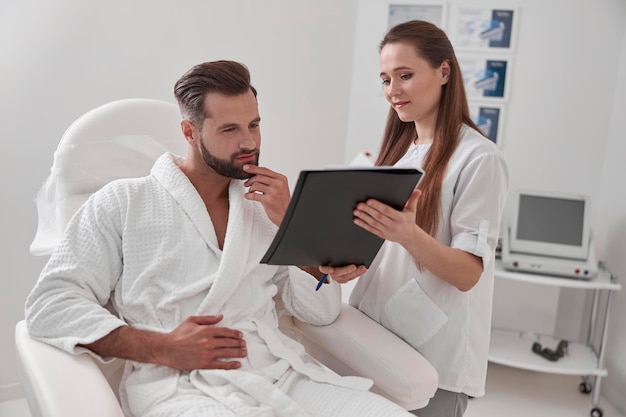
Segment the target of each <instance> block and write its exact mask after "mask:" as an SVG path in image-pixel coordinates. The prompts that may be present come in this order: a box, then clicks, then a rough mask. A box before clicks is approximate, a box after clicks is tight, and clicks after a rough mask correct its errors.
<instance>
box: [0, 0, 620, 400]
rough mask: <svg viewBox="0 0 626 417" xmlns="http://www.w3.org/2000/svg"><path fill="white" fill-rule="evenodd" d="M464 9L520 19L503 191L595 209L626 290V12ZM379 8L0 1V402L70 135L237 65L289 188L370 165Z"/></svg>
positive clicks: (604, 8)
mask: <svg viewBox="0 0 626 417" xmlns="http://www.w3.org/2000/svg"><path fill="white" fill-rule="evenodd" d="M473 2H474V4H484V5H488V6H490V7H491V6H493V7H503V6H507V5H510V6H518V7H519V12H520V19H519V24H520V26H519V28H518V33H517V34H518V38H517V43H516V50H515V53H514V62H513V71H512V73H511V75H512V77H513V78H512V81H513V83H512V85H511V87H512V88H511V90H510V100H509V103H507V108H506V115H505V116H506V120H505V124H504V126H505V130H506V131H505V137H504V140H503V147H502V149H503V152H504V153H505V156H506V157H507V160H508V161H509V165H510V168H511V175H512V189H514V188H516V187H529V188H545V189H556V190H562V191H576V192H582V193H586V194H589V195H590V196H591V198H592V199H593V201H594V202H597V204H595V216H594V226H595V228H596V230H597V236H598V243H599V245H598V254H599V257H600V258H601V259H605V260H606V261H607V262H608V264H609V266H610V267H611V269H612V270H613V271H614V272H615V274H616V275H617V276H618V277H620V278H621V280H622V282H626V278H625V277H626V257H625V256H624V248H625V247H626V218H625V216H626V215H625V213H626V193H624V192H623V190H624V186H623V180H622V179H623V178H624V177H625V175H624V174H625V172H624V171H625V170H626V168H624V164H623V161H622V158H623V155H624V154H625V152H626V149H625V148H624V147H625V144H624V143H625V141H624V133H623V127H622V123H623V121H622V119H623V115H624V114H626V62H625V61H626V50H625V48H626V46H625V45H626V38H625V36H626V35H625V33H624V29H625V28H626V2H624V1H623V0H571V1H568V2H563V1H562V0H518V1H512V2H503V1H495V0H494V1H493V2H491V3H489V2H488V1H485V2H483V3H478V2H476V1H475V0H473ZM385 4H386V2H385V1H384V0H349V1H348V0H342V1H336V0H265V1H263V2H257V1H253V0H249V1H244V0H229V1H215V0H213V1H209V0H187V1H182V2H168V1H160V2H159V1H154V0H135V1H132V2H127V1H124V0H112V1H109V2H99V3H95V2H84V1H81V0H56V1H54V2H49V1H47V0H23V1H16V0H14V1H11V0H8V1H7V0H5V1H0V53H1V55H0V115H1V116H0V147H1V148H0V169H1V170H2V175H0V185H1V186H2V189H3V190H5V194H4V198H3V209H2V213H3V216H2V220H0V222H1V223H0V224H1V226H2V234H1V235H0V249H1V251H0V253H2V255H0V256H1V258H0V259H1V261H2V265H4V275H3V278H2V285H3V287H4V288H3V290H2V291H1V292H0V400H2V399H6V398H10V397H12V396H15V395H17V394H19V388H18V384H17V375H16V370H15V363H14V350H13V337H12V334H13V327H14V324H15V322H17V321H18V320H19V319H21V318H22V317H23V304H24V300H25V298H26V295H27V293H28V292H29V291H30V288H31V287H32V285H33V284H34V282H35V280H36V277H37V275H38V274H39V271H40V270H41V268H42V266H43V262H44V261H45V259H42V258H35V257H32V256H31V255H30V254H29V253H28V246H29V244H30V241H31V239H32V237H33V235H34V231H35V228H36V212H35V207H34V204H33V202H32V200H33V198H34V196H35V194H36V192H37V189H38V187H39V186H40V184H41V182H42V181H43V180H44V178H45V177H46V175H47V174H48V170H49V167H50V164H51V162H52V154H53V152H54V149H55V147H56V144H57V143H58V141H59V139H60V137H61V135H62V134H63V131H64V130H65V128H66V127H67V126H68V125H69V124H70V123H71V122H72V121H73V120H74V119H75V118H77V117H78V116H79V115H80V114H82V113H84V112H85V111H87V110H89V109H91V108H93V107H95V106H97V105H99V104H102V103H104V102H107V101H110V100H114V99H118V98H123V97H136V96H141V97H152V98H158V99H164V100H172V101H173V97H172V85H173V83H174V82H175V80H176V79H177V78H178V77H179V76H180V75H181V74H182V73H183V72H184V71H185V70H186V69H188V68H189V67H190V66H191V65H193V64H196V63H198V62H201V61H204V60H212V59H221V58H227V59H237V60H241V61H243V62H245V63H246V64H248V66H249V67H250V69H251V71H252V78H253V83H254V84H255V85H256V86H257V87H258V89H259V91H260V97H259V101H260V105H261V116H262V117H263V122H262V129H263V140H264V142H263V153H262V163H263V164H266V165H268V166H270V167H273V168H275V169H277V170H279V171H282V172H284V173H286V174H287V175H288V176H289V177H290V180H291V184H292V185H294V184H295V179H296V177H297V173H298V172H299V170H301V169H305V168H317V167H322V166H325V165H332V164H338V163H342V162H344V161H347V160H350V159H351V158H352V157H353V156H354V154H355V153H356V152H358V151H361V150H363V149H369V150H372V151H375V150H376V149H377V145H378V141H379V139H380V131H381V130H382V126H383V124H384V119H385V115H386V105H385V104H384V102H383V100H382V96H380V95H379V93H378V91H379V89H380V83H379V81H378V75H377V74H378V61H377V60H378V58H377V50H376V48H377V44H378V42H379V41H380V38H381V36H382V33H383V32H384V17H381V14H379V12H377V11H376V10H378V11H380V10H381V7H382V10H383V13H384V5H385ZM448 4H449V5H456V4H469V1H461V0H455V1H450V2H448ZM355 35H356V37H357V38H356V39H357V40H356V41H355ZM353 63H354V65H353ZM351 80H352V82H351ZM372 93H373V95H372ZM368 94H369V95H368ZM378 100H379V101H378ZM346 138H347V139H346ZM541 296H542V295H541V294H532V293H531V294H529V297H528V298H531V299H532V298H537V297H539V298H541ZM547 298H548V299H554V300H555V302H558V301H559V300H558V299H559V298H561V308H560V309H559V317H558V320H557V321H558V323H556V324H561V327H568V326H569V327H574V328H576V329H578V324H579V322H580V321H581V320H582V317H581V315H580V314H578V315H577V314H576V313H572V314H571V315H569V314H564V313H563V312H564V311H573V310H575V309H574V308H571V305H572V304H576V303H577V300H576V296H575V295H573V294H565V295H563V294H561V295H559V294H556V295H555V294H552V295H548V297H547ZM572 300H574V302H572ZM583 301H584V300H583ZM614 301H615V303H614V305H613V307H614V308H613V322H612V325H611V329H610V333H609V340H608V356H607V365H608V367H609V376H608V378H606V379H605V381H604V383H603V387H602V389H603V392H604V393H605V394H606V395H608V396H610V398H611V400H612V402H614V403H616V404H618V406H621V407H622V411H626V405H625V404H624V397H626V396H625V395H624V390H623V388H621V389H618V388H617V387H623V386H625V385H624V384H626V365H625V364H624V363H625V362H626V361H624V352H626V327H625V326H624V322H623V320H621V317H624V315H625V314H626V291H622V292H620V293H617V294H616V297H615V299H614ZM568 306H569V307H568ZM533 308H538V309H540V308H541V306H534V307H531V310H532V309H533ZM541 314H542V313H540V314H539V315H541ZM554 324H555V323H554V322H553V323H551V324H550V326H553V325H554ZM573 389H575V387H574V388H573Z"/></svg>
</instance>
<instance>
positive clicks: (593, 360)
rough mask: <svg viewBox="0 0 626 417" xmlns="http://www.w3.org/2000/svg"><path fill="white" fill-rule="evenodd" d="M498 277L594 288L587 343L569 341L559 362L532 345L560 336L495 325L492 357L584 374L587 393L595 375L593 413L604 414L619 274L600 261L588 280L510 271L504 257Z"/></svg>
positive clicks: (541, 369)
mask: <svg viewBox="0 0 626 417" xmlns="http://www.w3.org/2000/svg"><path fill="white" fill-rule="evenodd" d="M495 278H496V279H509V280H515V281H521V282H527V283H530V284H537V285H552V286H556V287H567V288H578V289H582V290H591V291H593V304H592V308H591V317H590V321H589V331H588V336H587V341H586V343H584V344H583V343H577V342H575V341H568V343H569V346H568V350H567V355H566V356H565V357H563V358H561V359H560V360H558V361H556V362H551V361H548V360H546V359H545V358H543V357H541V356H539V355H537V354H536V353H534V352H532V350H531V346H532V344H533V343H534V342H539V343H540V344H541V345H542V346H556V345H557V344H558V343H559V340H557V339H555V338H554V337H551V336H545V335H539V334H536V333H532V332H527V331H519V330H507V329H495V328H492V331H491V345H490V348H489V361H490V362H493V363H497V364H501V365H506V366H512V367H515V368H521V369H527V370H531V371H538V372H549V373H554V374H563V375H581V376H582V379H583V381H582V382H581V383H580V386H579V389H580V392H582V393H585V394H587V393H590V392H591V391H592V389H591V383H590V382H589V378H590V377H595V384H594V385H595V388H594V389H593V399H592V404H593V408H592V409H591V412H590V414H591V416H592V417H602V416H603V412H602V409H601V408H600V407H599V405H598V404H599V400H600V384H601V381H602V377H605V376H607V374H608V372H607V370H606V369H605V368H604V351H605V341H606V332H607V327H608V322H609V315H610V308H611V298H612V293H613V291H616V290H620V289H621V288H622V286H621V284H620V283H618V282H617V281H616V280H615V277H613V276H612V274H611V273H610V272H609V271H607V270H606V268H604V267H603V265H600V270H599V272H598V276H597V277H596V278H595V279H593V280H589V281H586V280H578V279H570V278H560V277H552V276H547V275H538V274H528V273H522V272H512V271H507V270H504V268H503V266H502V263H501V262H500V260H496V271H495ZM603 292H606V302H605V303H604V311H603V312H600V311H598V310H599V309H600V295H601V294H602V293H603ZM600 313H603V314H600ZM599 322H601V323H599ZM597 326H602V328H601V329H598V328H597ZM597 330H600V332H601V335H600V337H599V338H600V342H599V343H596V345H597V346H595V345H594V342H593V340H594V335H596V331H597Z"/></svg>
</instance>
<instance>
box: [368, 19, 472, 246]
mask: <svg viewBox="0 0 626 417" xmlns="http://www.w3.org/2000/svg"><path fill="white" fill-rule="evenodd" d="M390 43H406V44H408V45H411V46H413V47H414V48H415V51H416V52H417V55H418V56H419V57H421V58H423V59H425V60H426V61H428V62H429V63H430V65H431V66H432V67H433V68H439V66H440V65H441V64H442V63H443V62H444V61H448V63H449V65H450V75H449V78H448V82H447V83H446V84H445V85H443V86H442V87H441V88H442V93H441V100H440V102H439V109H438V112H437V121H436V124H435V137H434V139H433V144H432V145H431V147H430V149H429V151H428V153H427V154H426V157H425V160H424V166H423V169H424V178H422V180H421V181H420V184H419V187H418V188H419V189H420V190H422V195H421V197H420V199H419V201H418V205H417V213H416V218H415V222H416V223H417V225H418V226H420V227H421V228H422V229H423V230H424V231H426V233H428V234H429V235H431V236H436V233H437V230H438V227H439V218H440V216H441V184H442V182H443V178H444V175H445V172H446V168H447V166H448V161H449V160H450V158H451V157H452V154H453V153H454V151H455V149H456V147H457V145H458V140H459V132H460V129H461V125H462V124H467V125H469V126H471V127H472V128H474V129H476V130H479V129H478V126H476V124H475V123H474V122H473V121H472V119H471V118H470V114H469V106H468V104H467V97H466V95H465V87H464V85H463V77H462V75H461V69H460V67H459V63H458V62H457V59H456V56H455V54H454V49H453V48H452V45H451V44H450V41H449V40H448V37H447V36H446V34H445V33H444V32H443V31H442V30H441V29H439V28H438V27H437V26H435V25H434V24H432V23H429V22H425V21H421V20H413V21H410V22H406V23H401V24H399V25H397V26H394V27H393V28H391V29H390V30H389V32H387V34H386V35H385V37H384V38H383V40H382V42H381V43H380V46H379V50H382V49H383V47H384V46H385V45H387V44H390ZM415 139H417V132H416V130H415V124H414V123H413V122H403V121H401V120H400V119H399V118H398V115H397V114H396V112H395V110H394V109H393V108H390V109H389V113H388V115H387V124H386V126H385V131H384V134H383V140H382V144H381V147H380V151H379V153H378V158H377V160H376V165H393V164H395V163H396V162H397V161H398V160H399V159H400V158H401V157H402V156H403V155H404V153H405V152H406V150H407V149H408V147H409V145H410V144H411V142H413V141H414V140H415Z"/></svg>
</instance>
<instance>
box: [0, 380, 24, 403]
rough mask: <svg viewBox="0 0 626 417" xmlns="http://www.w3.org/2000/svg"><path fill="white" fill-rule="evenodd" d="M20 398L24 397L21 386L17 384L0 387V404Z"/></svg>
mask: <svg viewBox="0 0 626 417" xmlns="http://www.w3.org/2000/svg"><path fill="white" fill-rule="evenodd" d="M22 397H24V389H23V388H22V384H20V383H19V382H16V383H14V384H6V385H0V402H1V401H9V400H15V399H17V398H22Z"/></svg>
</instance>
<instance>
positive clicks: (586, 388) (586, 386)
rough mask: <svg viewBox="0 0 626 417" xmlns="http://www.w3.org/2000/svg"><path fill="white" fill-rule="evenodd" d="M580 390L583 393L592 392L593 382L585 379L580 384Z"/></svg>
mask: <svg viewBox="0 0 626 417" xmlns="http://www.w3.org/2000/svg"><path fill="white" fill-rule="evenodd" d="M578 391H580V392H582V393H583V394H589V393H590V392H591V382H588V381H583V382H581V383H580V384H579V385H578Z"/></svg>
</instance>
